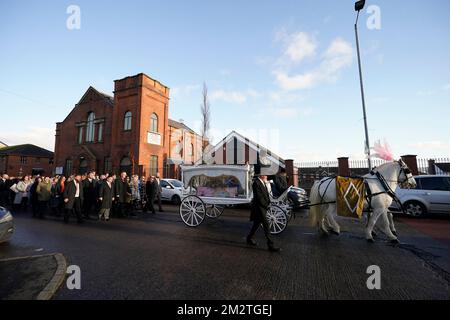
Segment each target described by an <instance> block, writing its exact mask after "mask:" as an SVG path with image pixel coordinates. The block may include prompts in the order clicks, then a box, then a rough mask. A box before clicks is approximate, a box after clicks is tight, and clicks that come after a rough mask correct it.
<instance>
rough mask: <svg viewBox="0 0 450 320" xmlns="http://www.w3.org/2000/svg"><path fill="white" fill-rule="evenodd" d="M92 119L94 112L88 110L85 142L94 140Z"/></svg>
mask: <svg viewBox="0 0 450 320" xmlns="http://www.w3.org/2000/svg"><path fill="white" fill-rule="evenodd" d="M94 120H95V114H94V113H93V112H89V114H88V118H87V124H86V142H93V141H94Z"/></svg>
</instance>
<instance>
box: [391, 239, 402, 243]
mask: <svg viewBox="0 0 450 320" xmlns="http://www.w3.org/2000/svg"><path fill="white" fill-rule="evenodd" d="M389 243H392V244H400V241H398V239H392V240H389Z"/></svg>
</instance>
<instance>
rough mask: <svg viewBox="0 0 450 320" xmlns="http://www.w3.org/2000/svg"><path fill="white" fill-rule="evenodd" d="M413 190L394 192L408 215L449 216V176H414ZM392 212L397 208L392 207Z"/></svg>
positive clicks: (399, 189)
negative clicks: (415, 183) (414, 186)
mask: <svg viewBox="0 0 450 320" xmlns="http://www.w3.org/2000/svg"><path fill="white" fill-rule="evenodd" d="M414 179H415V180H416V182H417V187H416V188H415V189H401V188H398V189H397V190H396V194H397V196H398V198H399V199H400V201H401V203H402V204H403V206H404V207H405V209H406V211H407V213H408V214H410V215H411V216H414V217H421V216H424V215H426V214H427V213H432V214H450V176H445V175H422V176H416V177H414ZM392 209H394V210H398V206H396V205H393V208H392Z"/></svg>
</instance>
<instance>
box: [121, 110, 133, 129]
mask: <svg viewBox="0 0 450 320" xmlns="http://www.w3.org/2000/svg"><path fill="white" fill-rule="evenodd" d="M132 117H133V116H132V114H131V111H127V112H125V117H124V121H123V130H131V118H132Z"/></svg>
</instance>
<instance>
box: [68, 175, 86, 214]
mask: <svg viewBox="0 0 450 320" xmlns="http://www.w3.org/2000/svg"><path fill="white" fill-rule="evenodd" d="M79 187H80V188H79V189H80V200H81V203H83V185H82V183H79ZM76 192H77V187H76V186H75V181H70V182H69V183H67V184H66V186H65V188H64V200H65V199H69V201H68V202H64V207H65V208H66V209H73V204H74V202H75V194H76Z"/></svg>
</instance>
